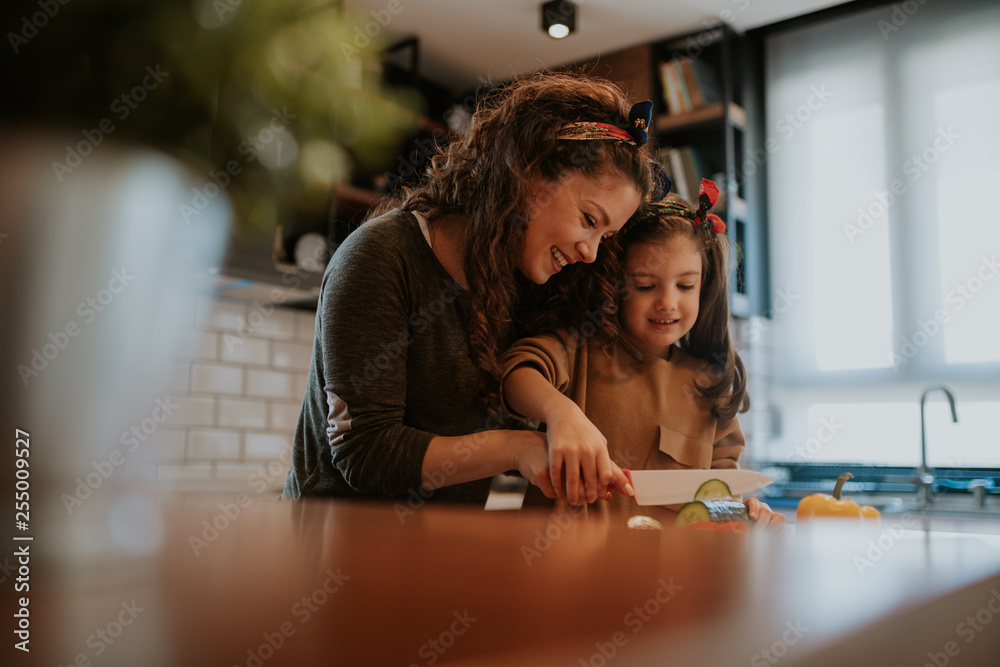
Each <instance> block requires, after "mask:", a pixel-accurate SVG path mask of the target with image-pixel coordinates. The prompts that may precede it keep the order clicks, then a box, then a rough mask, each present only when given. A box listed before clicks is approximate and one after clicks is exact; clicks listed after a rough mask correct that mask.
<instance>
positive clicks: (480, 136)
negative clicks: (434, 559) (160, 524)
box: [284, 74, 651, 506]
mask: <svg viewBox="0 0 1000 667" xmlns="http://www.w3.org/2000/svg"><path fill="white" fill-rule="evenodd" d="M650 106H651V105H650V104H649V103H644V104H640V105H635V106H634V107H631V108H630V106H629V104H628V103H627V102H626V99H625V97H624V95H623V93H622V91H621V89H620V88H619V87H618V86H616V85H614V84H612V83H610V82H608V81H605V80H603V79H598V78H594V77H587V76H582V75H573V74H538V75H533V76H529V77H525V78H523V79H520V80H517V81H515V82H513V83H512V84H510V85H507V86H505V87H503V88H501V89H499V90H498V91H497V92H495V93H494V94H492V95H491V96H490V97H489V98H488V99H486V100H484V101H482V102H481V103H480V105H479V108H477V110H476V113H475V115H474V117H473V123H472V129H471V131H470V132H469V133H468V135H466V136H464V137H461V138H457V139H456V140H454V141H453V142H452V143H451V144H450V145H449V146H448V147H447V148H445V149H443V150H442V152H441V153H439V154H438V155H436V156H434V158H433V159H432V163H431V167H430V169H429V170H428V173H427V175H426V178H425V179H424V181H423V182H422V183H421V184H420V186H419V187H417V188H415V189H414V190H411V191H408V192H406V193H405V195H404V197H403V198H402V199H401V200H399V201H395V202H392V203H391V205H389V206H387V207H386V208H390V209H392V210H389V211H387V212H386V213H384V214H383V215H381V216H379V217H376V218H374V219H372V220H369V221H368V222H366V223H365V224H363V225H362V226H361V227H360V228H359V229H357V230H356V231H354V232H353V233H352V234H351V235H350V236H348V237H347V239H346V241H345V242H344V243H343V244H342V245H341V246H340V247H339V248H338V250H337V252H336V253H335V254H334V256H333V258H332V259H331V261H330V264H329V266H328V267H327V270H326V274H325V275H324V277H323V285H322V292H321V295H320V300H319V304H318V308H317V314H316V336H315V341H314V343H313V356H312V361H311V362H310V366H309V375H308V380H307V389H306V395H305V398H304V400H303V404H302V411H301V413H300V416H299V421H298V425H297V427H296V429H295V438H294V444H293V449H292V467H291V470H289V472H288V478H287V480H286V483H285V493H284V496H285V497H286V498H293V499H295V498H299V497H301V496H303V495H335V496H341V497H367V498H382V499H397V500H406V501H407V502H408V503H409V504H410V505H411V506H419V505H422V504H423V503H424V502H425V501H428V500H445V501H450V502H460V503H469V504H477V505H480V506H482V505H483V504H485V501H486V497H487V496H488V494H489V491H490V484H491V481H492V477H493V475H496V474H498V473H502V472H505V471H508V470H512V469H516V470H519V471H520V472H521V473H522V474H523V475H524V476H525V477H526V478H527V479H528V480H530V481H531V482H532V483H533V484H536V485H538V486H540V487H541V488H542V490H543V492H545V493H547V494H549V495H553V490H552V488H551V486H550V485H549V484H548V465H547V454H546V441H545V435H544V434H542V433H539V432H537V431H526V430H514V429H510V428H504V426H505V423H504V422H502V421H501V420H498V419H496V418H495V416H494V415H493V414H491V413H490V412H489V411H488V409H487V404H486V401H485V400H484V399H485V398H487V397H490V396H493V397H496V396H497V395H498V394H499V386H500V385H499V379H500V378H499V370H500V367H499V357H500V353H501V351H502V350H504V349H506V348H507V347H508V346H509V345H510V344H511V343H512V342H513V341H514V340H516V338H517V336H516V335H515V331H516V329H515V326H516V325H517V322H518V321H519V319H518V318H519V317H520V315H521V314H522V313H523V311H524V306H525V300H524V299H522V296H523V295H524V293H525V291H526V290H527V289H528V288H529V287H531V286H536V287H538V286H542V285H544V284H545V283H547V282H548V281H549V280H550V279H551V278H552V277H553V276H556V275H557V274H559V273H560V272H562V271H563V269H564V267H566V266H567V265H568V264H570V263H573V262H577V261H582V262H593V261H595V258H597V256H598V255H603V254H605V253H604V252H603V251H601V250H600V246H601V241H602V240H603V239H604V238H605V237H607V236H609V235H611V234H614V233H615V232H617V231H618V230H619V229H621V227H622V226H623V225H624V224H625V222H626V221H627V220H628V219H629V218H630V217H631V216H632V214H633V213H634V212H635V211H636V209H638V207H639V204H640V202H641V201H643V200H644V199H645V198H646V197H647V196H648V193H649V189H650V166H649V156H648V154H647V151H648V149H646V148H644V145H643V144H644V143H645V139H646V133H645V128H646V127H647V126H648V123H649V108H650ZM575 268H577V269H578V268H580V267H575ZM624 484H625V481H624V476H621V477H619V478H618V482H617V487H618V488H623V487H624Z"/></svg>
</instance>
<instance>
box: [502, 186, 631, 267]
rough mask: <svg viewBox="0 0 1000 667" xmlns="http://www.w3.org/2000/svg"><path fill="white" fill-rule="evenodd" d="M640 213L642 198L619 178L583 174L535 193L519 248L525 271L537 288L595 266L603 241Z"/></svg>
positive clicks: (540, 188)
mask: <svg viewBox="0 0 1000 667" xmlns="http://www.w3.org/2000/svg"><path fill="white" fill-rule="evenodd" d="M637 208H639V193H638V191H636V189H635V187H634V186H633V185H632V184H630V183H628V182H627V181H626V180H625V179H624V178H622V177H621V176H619V175H617V174H608V175H604V176H597V177H588V176H584V175H583V174H581V173H579V172H573V173H572V174H570V175H569V176H566V177H564V178H563V179H561V180H559V181H556V182H544V183H542V184H541V185H540V186H538V187H537V188H536V192H535V195H534V196H533V197H532V199H531V202H530V207H529V210H528V226H527V228H526V229H525V231H524V238H523V239H522V245H521V261H520V264H519V268H520V269H521V272H522V273H523V274H524V275H525V276H526V277H527V278H528V279H530V280H531V281H532V282H534V283H538V284H539V285H541V284H543V283H545V282H546V281H548V279H549V278H551V277H552V276H554V275H555V274H557V273H559V271H561V270H562V269H563V267H565V266H568V265H570V264H573V263H575V262H581V261H582V262H593V261H594V260H595V259H596V258H597V249H598V246H599V244H600V242H601V239H602V238H606V237H608V236H611V235H612V234H614V233H615V232H617V231H618V230H619V229H621V228H622V225H624V224H625V222H626V221H627V220H628V219H629V217H630V216H631V215H632V214H633V213H634V212H635V210H636V209H637Z"/></svg>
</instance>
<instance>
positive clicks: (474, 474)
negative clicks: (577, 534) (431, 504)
mask: <svg viewBox="0 0 1000 667" xmlns="http://www.w3.org/2000/svg"><path fill="white" fill-rule="evenodd" d="M508 470H517V471H518V472H520V473H521V475H522V476H524V478H525V479H527V480H528V481H529V482H530V483H532V484H534V485H535V486H537V487H538V488H540V489H541V490H542V493H544V494H545V496H546V497H547V498H555V497H556V496H555V491H554V490H553V488H552V483H551V481H550V479H549V469H548V455H547V452H546V449H545V434H544V433H540V432H539V431H511V430H505V429H498V430H494V431H480V432H479V433H472V434H470V435H458V436H443V435H439V436H435V437H434V438H433V439H432V440H431V442H430V445H428V447H427V453H426V454H425V455H424V465H423V469H422V477H423V487H424V488H425V489H437V488H440V487H442V486H450V485H452V484H461V483H462V482H470V481H472V480H476V479H482V478H483V477H492V476H493V475H498V474H500V473H503V472H506V471H508Z"/></svg>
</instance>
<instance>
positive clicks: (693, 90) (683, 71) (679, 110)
mask: <svg viewBox="0 0 1000 667" xmlns="http://www.w3.org/2000/svg"><path fill="white" fill-rule="evenodd" d="M660 82H661V84H662V86H663V101H664V102H666V105H667V113H669V114H670V115H677V114H683V113H690V112H692V111H694V110H695V109H699V108H701V107H703V106H706V105H708V104H714V103H716V102H719V101H720V100H721V99H722V96H721V95H720V92H719V84H718V79H717V78H716V77H715V72H714V71H713V70H712V67H711V66H710V65H709V64H707V63H705V62H702V61H701V60H698V59H692V58H688V57H686V56H676V57H674V58H671V59H670V60H664V61H661V62H660Z"/></svg>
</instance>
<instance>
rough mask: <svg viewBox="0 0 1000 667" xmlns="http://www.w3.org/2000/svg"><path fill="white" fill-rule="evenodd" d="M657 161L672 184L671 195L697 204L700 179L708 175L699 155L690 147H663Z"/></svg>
mask: <svg viewBox="0 0 1000 667" xmlns="http://www.w3.org/2000/svg"><path fill="white" fill-rule="evenodd" d="M659 159H660V164H662V165H663V167H664V169H666V170H667V173H668V174H669V175H670V180H671V181H672V183H673V187H672V188H671V190H670V191H671V193H673V194H675V195H677V196H678V197H680V198H681V199H683V200H685V201H686V202H688V203H689V204H697V203H698V187H699V186H700V185H701V179H702V178H703V177H707V176H708V173H709V172H708V167H707V165H706V164H705V161H704V159H702V157H701V154H700V153H699V152H698V151H697V150H696V149H695V148H692V147H691V146H681V147H680V148H670V147H664V148H662V149H660V155H659Z"/></svg>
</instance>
